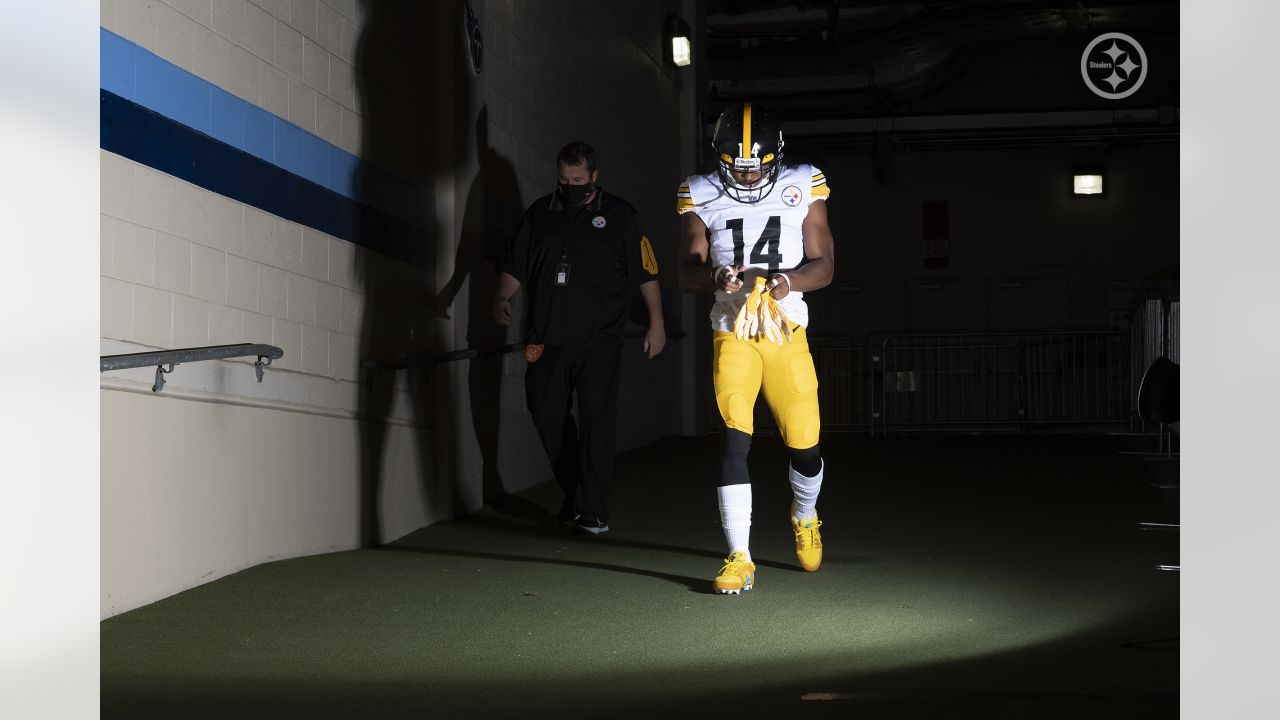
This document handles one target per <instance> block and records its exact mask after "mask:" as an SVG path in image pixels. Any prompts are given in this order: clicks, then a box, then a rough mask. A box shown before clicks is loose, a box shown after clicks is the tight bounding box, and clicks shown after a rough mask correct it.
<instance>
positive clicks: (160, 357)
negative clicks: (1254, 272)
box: [98, 343, 284, 392]
mask: <svg viewBox="0 0 1280 720" xmlns="http://www.w3.org/2000/svg"><path fill="white" fill-rule="evenodd" d="M255 355H256V356H257V358H258V361H257V362H255V363H254V364H253V369H254V373H255V374H256V375H257V377H258V382H262V375H263V369H264V368H266V367H267V366H268V365H270V364H271V361H272V360H279V359H280V358H282V357H284V350H281V349H280V348H278V347H276V346H275V345H264V344H261V343H240V344H238V345H210V346H207V347H196V348H181V349H178V350H157V351H154V352H140V353H125V354H123V355H103V356H102V357H101V358H99V360H100V365H99V370H98V372H107V371H108V370H127V369H129V368H140V367H150V366H152V365H155V366H156V382H155V384H154V385H152V386H151V392H160V391H161V390H163V389H164V376H165V375H166V374H168V373H171V372H173V368H174V367H175V366H177V365H181V364H182V363H188V362H200V361H202V360H226V359H228V358H237V357H253V356H255ZM264 361H265V362H264ZM165 365H168V366H169V369H168V370H165V369H164V366H165Z"/></svg>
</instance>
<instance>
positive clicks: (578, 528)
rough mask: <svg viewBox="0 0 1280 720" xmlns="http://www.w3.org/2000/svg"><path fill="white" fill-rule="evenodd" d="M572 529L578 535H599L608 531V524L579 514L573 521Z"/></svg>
mask: <svg viewBox="0 0 1280 720" xmlns="http://www.w3.org/2000/svg"><path fill="white" fill-rule="evenodd" d="M573 531H574V532H575V533H577V534H579V535H599V534H600V533H607V532H609V524H608V523H604V522H601V521H600V520H598V519H596V518H593V517H588V516H586V515H579V516H578V517H577V518H575V519H574V521H573Z"/></svg>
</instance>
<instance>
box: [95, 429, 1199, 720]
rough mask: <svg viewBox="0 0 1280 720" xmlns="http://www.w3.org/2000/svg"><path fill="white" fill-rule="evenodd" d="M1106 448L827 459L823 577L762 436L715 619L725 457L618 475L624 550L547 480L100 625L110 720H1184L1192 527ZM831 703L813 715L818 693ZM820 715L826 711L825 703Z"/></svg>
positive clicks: (775, 443) (1065, 442)
mask: <svg viewBox="0 0 1280 720" xmlns="http://www.w3.org/2000/svg"><path fill="white" fill-rule="evenodd" d="M1120 442H1121V441H1118V440H1116V439H1114V438H1105V437H1079V436H1066V435H1058V436H1037V437H1026V436H1006V437H941V438H940V437H910V438H890V439H887V440H886V439H882V438H874V439H873V438H868V437H866V436H861V435H831V436H828V437H825V438H824V440H823V450H824V455H825V457H826V461H827V470H826V479H825V485H824V488H823V494H822V499H821V502H820V504H819V511H820V513H821V515H822V517H823V520H824V526H823V539H824V541H825V544H826V550H825V559H824V561H823V565H822V568H821V570H820V571H818V572H817V573H805V572H803V571H801V570H800V569H799V566H798V564H797V563H796V560H795V556H794V549H793V540H792V536H791V534H790V524H789V522H788V520H787V506H788V503H789V502H790V491H789V488H788V487H787V485H786V457H785V455H784V453H783V451H782V448H781V443H780V441H779V440H778V439H777V438H776V437H775V438H767V437H765V438H759V439H758V440H757V443H756V449H755V450H754V451H753V454H752V458H751V467H752V473H753V477H754V480H755V491H754V492H755V514H754V525H753V528H752V553H753V555H754V556H755V559H756V562H757V564H758V566H759V569H758V573H757V575H758V577H757V584H756V587H755V589H754V590H752V591H751V592H749V593H745V594H743V595H741V596H722V595H714V594H711V592H710V581H711V578H712V577H713V576H714V575H715V574H716V572H717V571H718V570H719V568H720V565H721V563H722V560H721V558H722V557H723V556H724V554H725V550H724V540H723V535H722V534H721V531H720V527H719V519H718V513H717V510H716V502H715V490H714V472H715V468H716V466H717V465H716V458H717V453H718V449H717V448H718V445H717V440H716V439H715V438H714V437H711V438H694V439H691V438H670V439H667V440H663V441H661V442H658V443H656V444H654V445H652V446H649V447H647V448H644V449H642V450H638V451H634V452H631V453H627V454H625V455H622V456H620V457H619V459H618V479H617V482H616V485H615V488H614V496H613V503H612V512H613V517H612V523H611V524H612V525H613V530H612V531H611V532H610V533H608V534H607V535H604V536H601V537H599V538H581V537H577V536H572V535H570V534H569V533H568V532H567V531H566V530H564V529H563V528H560V527H558V526H556V525H555V524H554V522H553V520H554V519H553V517H552V516H551V513H552V512H554V511H555V510H556V509H558V507H559V497H558V489H557V488H555V487H554V486H553V485H552V484H550V483H546V484H543V485H540V486H538V487H535V488H533V489H531V490H529V491H527V492H525V493H522V494H521V495H520V496H517V497H513V498H511V499H509V500H508V501H506V502H503V503H501V504H500V505H499V506H498V507H494V508H486V509H485V510H484V511H483V512H481V513H478V514H476V515H473V516H471V517H468V518H465V519H463V520H460V521H457V522H449V523H439V524H436V525H433V526H431V527H428V528H424V529H422V530H420V531H418V532H415V533H413V534H411V535H409V536H407V537H405V538H403V539H402V540H400V541H399V542H397V543H395V544H393V545H391V546H388V547H384V548H378V549H369V550H360V551H352V552H343V553H335V554H330V555H322V556H315V557H309V558H301V559H296V560H287V561H282V562H274V563H269V564H266V565H261V566H258V567H255V568H251V569H249V570H246V571H243V572H240V573H237V574H235V575H232V576H230V577H227V578H223V579H221V580H218V581H215V582H212V583H209V584H207V585H204V586H201V587H198V588H195V589H193V590H190V591H187V592H184V593H181V594H179V595H176V596H174V597H171V598H168V599H166V600H163V601H160V602H157V603H155V604H153V605H149V606H147V607H144V608H141V609H138V610H134V611H132V612H128V613H124V614H122V615H119V616H117V617H114V618H111V619H109V620H106V621H104V622H103V623H102V633H101V639H102V650H101V652H102V709H103V717H109V718H161V717H163V718H282V717H289V718H293V717H297V718H384V717H386V718H392V717H394V718H401V717H403V718H454V717H459V718H460V717H512V718H525V717H552V716H559V717H576V716H579V714H581V716H583V717H593V718H595V717H599V718H606V717H661V716H664V715H665V716H669V717H673V718H680V717H686V716H694V715H704V716H706V715H710V716H725V717H784V716H788V715H795V714H796V713H803V714H804V715H805V716H816V717H858V718H935V717H936V718H956V717H973V718H1040V717H1047V718H1101V717H1117V718H1120V717H1123V718H1134V717H1171V718H1172V717H1176V716H1177V691H1178V653H1177V643H1176V639H1175V640H1173V641H1172V642H1154V643H1146V644H1140V645H1137V646H1135V647H1125V646H1124V645H1123V643H1126V642H1133V641H1155V640H1164V639H1168V638H1176V636H1177V634H1178V605H1177V602H1178V577H1177V574H1176V573H1162V572H1159V571H1157V570H1155V569H1154V565H1155V564H1157V563H1161V562H1166V563H1175V564H1176V563H1177V560H1178V558H1177V551H1178V543H1177V535H1176V534H1172V533H1158V532H1143V531H1141V530H1139V529H1138V528H1137V523H1138V522H1139V521H1164V522H1176V521H1177V520H1176V513H1177V509H1176V506H1175V505H1174V504H1173V503H1172V502H1171V498H1170V497H1169V496H1168V493H1167V491H1166V492H1163V493H1162V491H1160V490H1158V489H1156V488H1153V487H1152V486H1151V485H1150V484H1149V483H1150V481H1151V480H1152V479H1153V475H1152V473H1151V471H1150V470H1151V467H1152V464H1151V463H1150V462H1149V461H1144V460H1143V459H1142V458H1140V457H1136V456H1124V455H1119V454H1117V453H1116V452H1115V451H1116V449H1118V448H1119V447H1120ZM815 694H818V695H815ZM810 698H825V699H810Z"/></svg>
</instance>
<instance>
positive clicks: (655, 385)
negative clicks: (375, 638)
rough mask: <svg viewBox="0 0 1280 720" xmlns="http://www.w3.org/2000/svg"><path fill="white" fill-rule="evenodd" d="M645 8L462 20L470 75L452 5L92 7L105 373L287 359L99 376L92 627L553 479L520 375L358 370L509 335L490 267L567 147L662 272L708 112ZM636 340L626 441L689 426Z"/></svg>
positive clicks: (289, 0)
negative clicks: (639, 221)
mask: <svg viewBox="0 0 1280 720" xmlns="http://www.w3.org/2000/svg"><path fill="white" fill-rule="evenodd" d="M633 5H634V6H633ZM633 5H625V6H624V5H620V4H614V3H606V2H593V1H588V0H582V1H580V2H537V3H534V2H529V3H519V2H511V1H507V2H493V1H489V2H473V3H472V6H471V7H472V8H473V9H474V11H475V12H476V14H477V17H478V19H479V21H480V25H481V30H482V33H483V37H484V42H485V46H484V47H485V53H484V55H485V65H484V67H483V69H482V71H481V73H480V74H478V75H477V74H475V73H474V72H473V71H472V70H471V68H470V67H469V66H468V65H467V55H466V51H465V46H464V38H463V27H464V23H463V18H462V15H463V12H464V5H463V4H462V3H453V2H439V3H434V2H433V3H416V2H358V0H251V1H250V0H165V1H164V2H161V1H159V0H104V1H103V2H102V36H101V39H102V89H103V100H102V125H103V135H102V137H103V140H102V148H103V149H102V150H101V172H102V178H101V179H102V205H101V210H102V226H101V238H102V239H101V250H102V256H101V268H102V277H101V296H102V304H101V312H102V316H101V318H102V319H101V335H102V352H103V354H111V353H124V352H138V351H143V350H151V349H156V348H163V349H171V348H182V347H192V346H201V345H210V344H226V343H237V342H259V343H270V344H274V345H277V346H279V347H281V348H282V349H283V350H284V352H285V356H284V358H282V359H281V360H279V361H277V362H275V363H274V364H273V365H272V366H271V367H270V368H269V369H268V370H267V372H266V377H265V379H264V381H263V382H262V383H258V382H256V380H255V378H254V372H253V368H252V366H251V364H250V363H251V359H246V360H240V361H219V362H204V363H195V364H187V365H180V366H178V368H176V370H175V372H173V373H172V374H170V375H168V376H166V381H167V384H166V387H165V389H164V391H163V392H162V393H160V394H153V393H152V392H151V390H150V388H151V385H152V382H153V380H154V368H151V369H146V368H144V369H138V370H132V371H119V372H112V373H106V374H104V375H103V377H102V418H101V420H102V613H103V615H104V616H109V615H112V614H115V613H118V612H121V611H124V610H127V609H130V608H133V607H137V606H139V605H142V604H146V603H148V602H152V601H154V600H156V599H159V598H161V597H165V596H167V595H170V594H173V593H175V592H178V591H181V590H183V589H186V588H189V587H192V586H194V585H197V584H200V583H202V582H207V581H209V580H212V579H215V578H217V577H220V576H223V575H226V574H228V573H232V572H235V571H238V570H240V569H243V568H246V567H250V566H252V565H254V564H257V563H260V562H263V561H267V560H271V559H278V558H284V557H291V556H298V555H304V554H309V553H316V552H323V551H331V550H341V549H347V548H354V547H358V546H360V545H361V544H362V543H367V542H370V541H373V540H378V541H387V540H391V539H394V538H396V537H399V536H401V535H403V534H405V533H408V532H411V531H413V530H414V529H416V528H418V527H421V526H423V525H426V524H429V523H431V522H434V521H436V520H440V519H444V518H449V517H453V516H456V515H459V514H462V513H466V512H469V511H473V510H475V509H477V508H478V507H479V506H480V504H481V502H482V497H483V496H484V495H494V494H498V493H503V492H512V491H517V490H520V489H523V488H525V487H528V486H529V485H531V484H534V483H537V482H541V481H543V480H546V479H548V478H549V477H550V471H549V468H548V467H547V464H546V461H545V459H544V458H543V457H542V453H541V450H540V448H539V447H538V444H537V441H536V437H535V435H534V434H533V428H532V426H531V424H530V422H529V420H528V416H527V413H526V411H525V410H524V401H523V386H522V381H523V364H522V360H520V359H519V357H518V356H512V355H508V356H500V355H494V356H491V357H486V358H484V359H482V360H479V361H474V362H465V361H464V362H456V363H449V364H443V365H430V366H423V367H420V368H419V369H417V370H409V371H401V372H395V371H393V370H390V369H383V370H379V371H370V370H368V369H367V368H366V369H362V365H361V364H362V362H367V361H374V362H376V363H380V364H381V365H382V366H383V367H384V368H386V367H388V366H391V365H394V364H397V363H399V362H400V361H402V360H403V358H404V357H405V356H418V357H421V356H429V355H432V354H436V353H440V352H447V351H450V350H454V349H458V348H462V347H496V346H500V345H502V344H503V343H505V342H509V341H516V340H518V339H519V337H518V332H517V331H516V329H515V328H512V329H510V330H504V329H502V328H499V327H497V326H495V325H494V324H493V323H492V322H491V321H490V320H488V317H487V314H488V304H487V296H488V293H489V292H491V288H492V282H493V278H492V260H493V253H494V251H495V248H496V247H497V245H498V244H500V243H501V242H502V240H503V239H504V238H505V236H506V234H507V233H509V232H510V230H511V229H512V227H513V225H514V223H515V221H516V220H517V219H518V217H519V215H520V213H521V211H522V210H523V209H524V207H525V206H527V205H528V204H529V203H531V202H533V200H534V199H535V198H537V197H538V196H541V195H544V194H545V193H547V192H550V191H551V189H552V188H553V187H554V181H555V173H554V155H555V151H556V150H557V149H558V148H559V147H560V145H562V144H563V143H564V142H566V141H568V140H570V139H575V138H580V139H584V140H587V141H588V142H591V143H593V144H595V145H596V147H597V148H598V149H599V150H600V153H601V170H602V183H603V184H604V186H605V187H607V188H608V189H609V190H611V191H613V192H617V193H619V194H621V195H623V196H624V197H626V198H627V199H628V200H630V201H631V202H632V203H633V204H635V205H636V207H637V208H638V209H639V210H640V211H641V213H642V215H643V216H644V218H645V220H646V225H647V227H648V228H649V234H650V237H651V238H652V239H653V240H654V244H655V247H656V248H657V251H658V253H659V257H660V260H661V261H662V263H663V266H664V267H663V270H664V271H666V272H669V273H671V272H672V271H673V270H674V268H673V267H671V265H672V263H673V262H674V254H675V244H676V238H675V233H676V227H677V225H676V222H675V218H674V215H673V214H672V213H671V195H672V191H673V188H674V187H675V184H676V183H677V182H678V181H679V178H680V177H682V175H683V174H684V173H686V172H688V168H687V167H685V166H684V165H682V163H681V158H680V156H679V155H680V154H679V150H678V148H679V147H680V143H681V134H682V133H688V132H692V130H693V122H692V120H691V119H687V118H692V114H691V112H690V111H689V110H688V109H687V103H686V105H684V106H682V104H681V100H680V82H681V81H680V78H679V77H678V76H677V75H676V74H675V73H674V71H672V70H671V69H669V68H666V67H664V66H663V64H662V62H661V57H662V54H661V53H662V51H663V49H662V47H661V38H660V31H661V22H662V17H663V16H664V14H665V13H664V12H663V8H662V7H661V4H652V6H650V5H649V4H633ZM665 282H669V283H670V284H671V286H672V287H674V285H675V279H674V274H669V275H668V277H667V279H666V280H665ZM473 308H475V312H473ZM518 311H519V309H518ZM675 316H676V317H679V316H680V313H679V312H678V311H677V312H676V313H675ZM628 351H629V354H628V359H627V363H626V372H627V373H628V379H627V381H626V383H625V385H624V391H623V392H624V397H623V401H622V405H623V417H622V422H621V431H620V436H621V437H620V439H621V443H620V445H621V446H622V447H623V448H628V447H634V446H636V445H638V444H642V443H645V442H648V441H651V440H653V439H656V438H657V437H660V436H662V435H665V434H668V433H669V432H670V431H671V428H676V427H680V423H681V418H680V413H681V408H680V406H679V404H678V403H674V402H673V403H671V404H670V405H669V406H667V405H662V404H658V403H653V402H651V401H649V402H642V401H641V398H650V399H651V398H652V397H654V394H655V393H659V394H660V396H666V397H672V398H676V397H680V395H681V393H682V391H683V385H682V377H681V375H682V373H681V363H680V358H679V352H680V350H679V347H678V345H673V346H672V351H671V352H669V353H668V354H667V355H666V356H664V357H663V358H661V359H659V360H657V361H654V362H647V361H643V360H641V359H640V349H639V341H638V340H633V341H631V345H630V346H629V347H628Z"/></svg>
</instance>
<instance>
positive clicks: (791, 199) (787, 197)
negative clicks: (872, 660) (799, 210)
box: [782, 185, 800, 207]
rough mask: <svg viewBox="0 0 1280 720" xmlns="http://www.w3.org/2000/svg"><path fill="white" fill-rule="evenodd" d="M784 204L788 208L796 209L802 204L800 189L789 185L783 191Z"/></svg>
mask: <svg viewBox="0 0 1280 720" xmlns="http://www.w3.org/2000/svg"><path fill="white" fill-rule="evenodd" d="M782 202H783V203H784V204H786V206H787V207H795V206H797V205H799V204H800V188H798V187H796V186H795V185H788V186H786V187H785V188H783V189H782Z"/></svg>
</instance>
